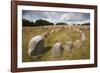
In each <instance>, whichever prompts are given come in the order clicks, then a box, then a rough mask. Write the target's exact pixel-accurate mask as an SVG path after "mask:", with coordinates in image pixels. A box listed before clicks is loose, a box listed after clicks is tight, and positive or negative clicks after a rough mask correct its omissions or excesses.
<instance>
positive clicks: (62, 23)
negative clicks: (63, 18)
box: [56, 23, 67, 25]
mask: <svg viewBox="0 0 100 73" xmlns="http://www.w3.org/2000/svg"><path fill="white" fill-rule="evenodd" d="M56 25H67V23H57V24H56Z"/></svg>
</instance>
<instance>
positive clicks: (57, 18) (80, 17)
mask: <svg viewBox="0 0 100 73" xmlns="http://www.w3.org/2000/svg"><path fill="white" fill-rule="evenodd" d="M22 18H23V19H27V20H29V21H36V20H38V19H44V20H48V21H50V22H53V23H58V22H63V23H69V24H81V23H89V22H90V14H89V13H78V12H77V13H76V12H55V11H33V10H23V11H22Z"/></svg>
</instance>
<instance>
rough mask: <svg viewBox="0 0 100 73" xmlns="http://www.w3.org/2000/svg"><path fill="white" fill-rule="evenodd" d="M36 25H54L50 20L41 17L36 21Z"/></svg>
mask: <svg viewBox="0 0 100 73" xmlns="http://www.w3.org/2000/svg"><path fill="white" fill-rule="evenodd" d="M35 25H36V26H45V25H53V23H51V22H49V21H47V20H42V19H39V20H36V21H35Z"/></svg>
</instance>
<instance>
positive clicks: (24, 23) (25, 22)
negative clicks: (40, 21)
mask: <svg viewBox="0 0 100 73" xmlns="http://www.w3.org/2000/svg"><path fill="white" fill-rule="evenodd" d="M22 25H23V26H35V24H34V22H30V21H29V20H26V19H22Z"/></svg>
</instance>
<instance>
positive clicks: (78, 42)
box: [74, 40, 82, 48]
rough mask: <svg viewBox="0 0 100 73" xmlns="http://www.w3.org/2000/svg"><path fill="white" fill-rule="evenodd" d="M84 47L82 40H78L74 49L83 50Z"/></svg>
mask: <svg viewBox="0 0 100 73" xmlns="http://www.w3.org/2000/svg"><path fill="white" fill-rule="evenodd" d="M81 47H82V41H81V40H76V41H75V42H74V48H81Z"/></svg>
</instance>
